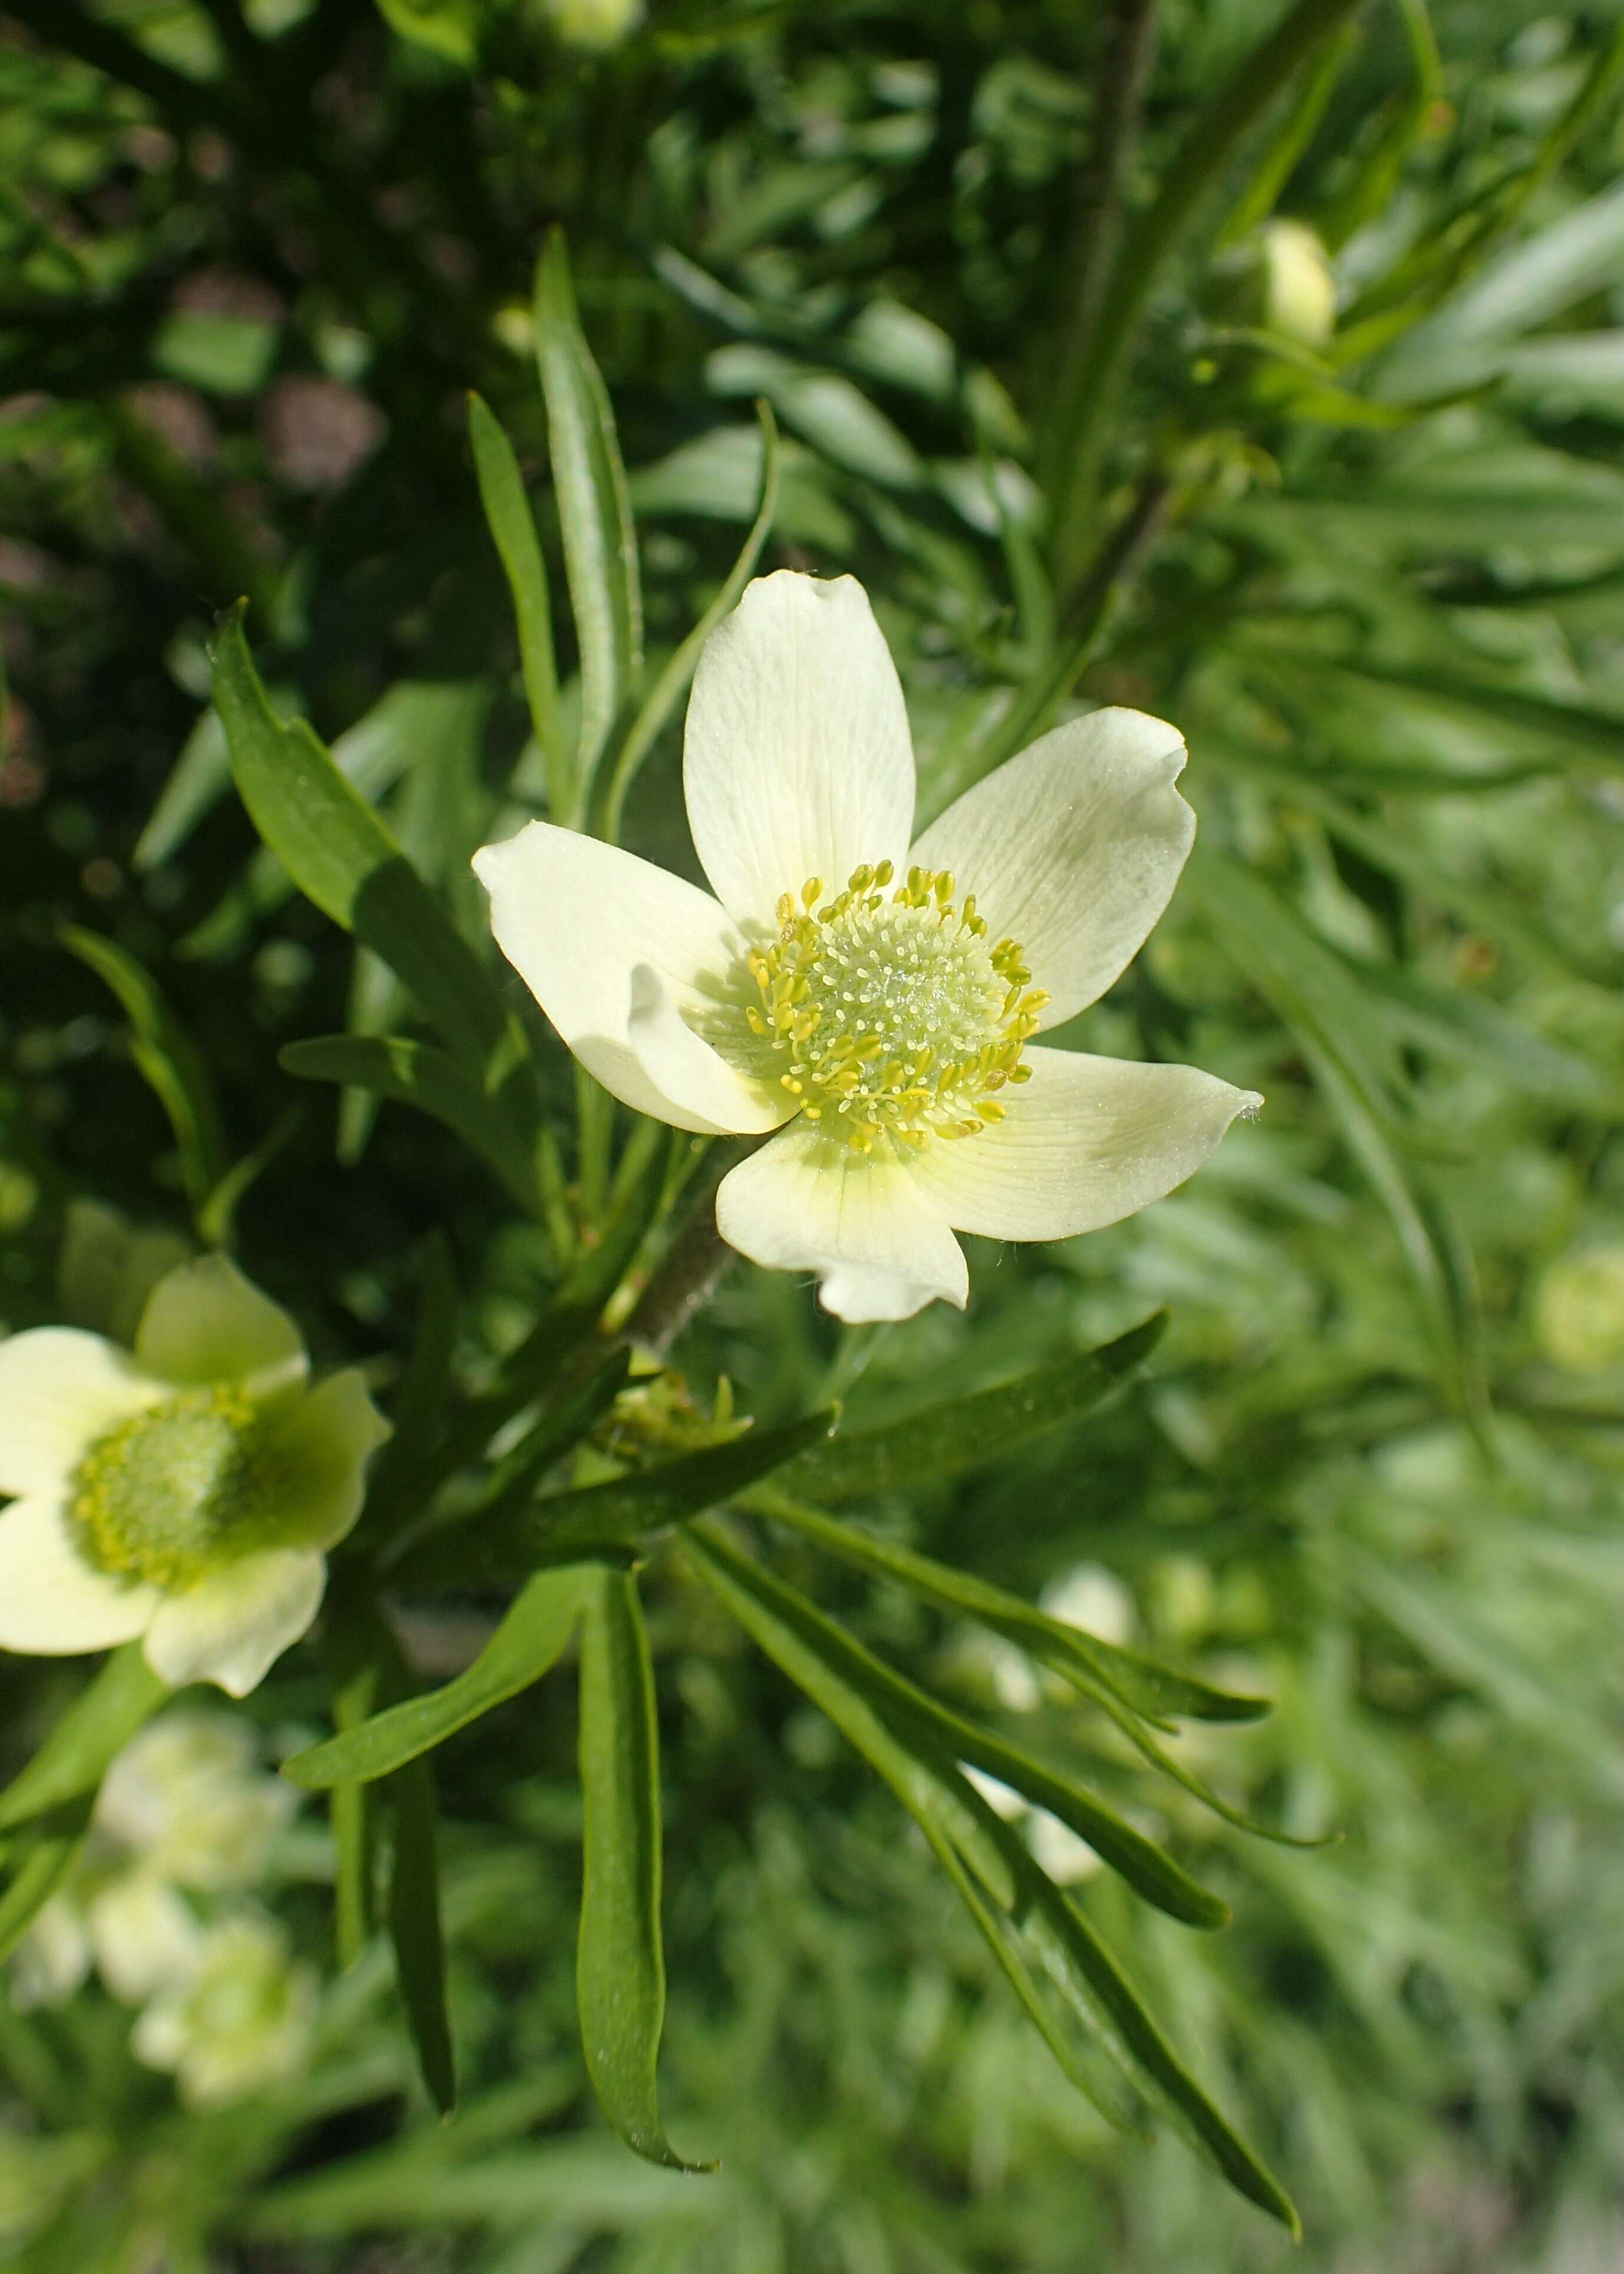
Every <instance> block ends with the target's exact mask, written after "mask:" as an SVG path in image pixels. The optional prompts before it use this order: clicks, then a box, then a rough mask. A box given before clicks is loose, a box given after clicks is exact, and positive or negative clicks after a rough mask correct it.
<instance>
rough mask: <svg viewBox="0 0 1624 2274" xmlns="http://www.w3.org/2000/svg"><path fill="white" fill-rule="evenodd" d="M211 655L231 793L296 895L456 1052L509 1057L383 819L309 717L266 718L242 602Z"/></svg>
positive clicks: (483, 981) (492, 995)
mask: <svg viewBox="0 0 1624 2274" xmlns="http://www.w3.org/2000/svg"><path fill="white" fill-rule="evenodd" d="M214 702H215V704H216V707H217V708H218V710H219V712H220V716H221V719H222V722H223V724H224V727H225V730H226V739H227V742H229V745H230V749H231V769H232V772H233V774H234V775H235V777H236V779H237V789H238V791H239V792H240V794H241V795H242V800H243V802H244V805H245V806H246V807H247V808H248V811H249V814H250V816H251V817H252V821H253V824H254V826H255V828H256V829H258V831H259V834H260V836H261V837H262V838H263V839H264V840H265V842H266V843H267V845H268V846H269V847H270V848H271V850H272V852H274V854H275V855H276V857H277V859H278V860H279V861H280V862H282V866H283V867H284V868H285V869H286V870H287V871H288V873H289V876H290V877H292V878H293V880H294V882H295V883H296V884H297V885H298V887H299V889H300V891H301V892H304V893H305V895H306V897H307V898H308V899H310V900H313V901H314V902H315V904H316V906H317V907H319V908H320V909H321V910H322V911H323V913H324V914H325V915H329V916H331V917H332V919H333V921H334V922H335V923H338V924H342V926H343V928H344V930H346V931H351V932H353V933H354V934H355V935H356V937H357V938H358V939H361V940H363V941H364V942H365V944H366V945H367V946H368V947H370V948H372V950H373V951H374V952H375V953H377V954H379V955H380V956H381V957H382V958H383V960H384V961H385V962H386V963H387V964H388V965H389V966H390V967H391V968H392V969H393V970H394V971H395V973H396V974H397V975H399V976H400V977H401V978H402V980H404V982H405V983H406V984H407V986H408V987H410V989H411V990H412V992H413V994H415V995H416V997H417V1000H418V1001H419V1003H420V1004H421V1005H423V1008H424V1010H425V1013H427V1014H428V1016H429V1018H430V1019H431V1020H432V1021H433V1023H434V1025H435V1026H436V1027H438V1028H439V1029H440V1035H441V1037H442V1039H443V1040H444V1041H445V1043H446V1044H447V1048H448V1049H449V1050H451V1051H452V1052H453V1054H454V1055H455V1056H456V1057H458V1058H464V1059H470V1058H471V1059H472V1060H473V1061H474V1062H475V1063H476V1064H477V1065H479V1066H480V1067H481V1068H484V1067H485V1066H486V1065H489V1064H490V1063H491V1061H492V1059H494V1058H499V1057H500V1056H501V1055H503V1054H505V1053H508V1052H511V1050H513V1048H514V1041H513V1029H512V1028H511V1026H510V1024H509V1021H508V1018H507V1015H506V1013H505V1012H504V1010H503V1008H502V1005H501V1001H500V998H499V996H498V995H497V993H496V990H495V989H494V987H493V986H492V983H491V982H490V981H489V980H488V979H487V978H486V976H485V972H484V971H483V970H482V969H481V968H480V966H479V963H478V960H477V958H476V957H475V955H474V953H473V951H472V949H471V948H470V947H469V945H467V943H466V941H464V940H463V939H462V937H461V935H460V934H459V933H457V932H456V931H455V930H453V929H452V926H451V924H450V922H448V920H447V917H446V915H444V913H443V912H442V910H441V908H440V903H439V902H438V901H437V900H435V898H434V896H433V894H432V892H429V891H428V889H427V887H426V886H425V885H424V883H423V880H422V878H421V877H418V876H417V873H416V871H415V870H413V869H412V867H411V865H410V862H408V861H407V859H406V858H405V856H404V855H403V854H402V852H401V849H400V847H398V846H397V845H396V844H395V840H394V839H393V838H392V837H391V836H390V834H389V832H388V831H387V829H386V828H385V827H384V825H383V823H382V822H381V821H380V819H379V818H378V816H377V815H376V814H375V813H374V812H373V811H372V808H371V807H370V806H369V805H368V804H366V802H365V800H364V799H363V798H361V797H360V796H359V795H358V794H357V792H356V791H355V790H354V789H353V788H352V787H350V783H349V782H347V781H346V780H345V779H344V777H343V775H342V773H341V772H339V770H338V768H337V767H336V766H335V764H334V763H333V759H332V757H331V756H330V755H329V753H328V752H327V750H326V749H323V747H322V745H321V744H320V742H318V741H317V739H316V736H315V734H313V733H312V730H311V728H310V727H309V726H307V725H306V723H305V720H303V719H293V720H291V721H289V722H285V723H284V722H283V721H282V720H281V719H277V718H275V717H274V715H273V713H272V711H271V707H270V704H268V703H267V700H266V697H265V689H263V687H262V686H261V685H260V683H259V675H258V674H257V673H256V672H255V670H254V667H253V664H252V660H251V659H250V657H249V653H248V645H247V642H246V640H245V639H244V636H243V612H242V609H241V607H240V606H239V607H237V608H235V609H233V610H232V611H231V613H230V614H229V615H227V616H226V617H225V618H224V620H223V621H222V625H221V627H220V629H219V632H218V634H217V635H216V637H215V641H214Z"/></svg>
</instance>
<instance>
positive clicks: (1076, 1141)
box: [917, 1048, 1263, 1239]
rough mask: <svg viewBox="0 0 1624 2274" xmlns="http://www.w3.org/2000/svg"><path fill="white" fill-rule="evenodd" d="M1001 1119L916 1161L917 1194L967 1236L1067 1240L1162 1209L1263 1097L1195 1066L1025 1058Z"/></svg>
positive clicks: (1034, 1052) (1075, 1056)
mask: <svg viewBox="0 0 1624 2274" xmlns="http://www.w3.org/2000/svg"><path fill="white" fill-rule="evenodd" d="M1026 1064H1027V1065H1029V1066H1030V1067H1031V1069H1032V1079H1031V1081H1029V1082H1026V1083H1025V1084H1023V1085H1021V1086H1019V1087H1018V1088H1010V1089H1005V1090H1004V1091H1002V1092H1001V1093H1000V1102H1001V1103H1004V1106H1005V1118H1004V1120H1002V1121H1000V1122H996V1123H995V1124H994V1125H993V1126H991V1127H989V1128H986V1129H983V1130H981V1132H980V1133H978V1134H977V1135H975V1136H974V1137H965V1138H961V1139H959V1140H958V1141H956V1142H955V1143H952V1144H944V1143H943V1142H942V1141H940V1140H939V1139H938V1140H936V1141H935V1142H934V1143H933V1144H932V1145H931V1146H930V1147H929V1149H928V1151H926V1152H924V1153H922V1154H921V1156H920V1160H919V1166H918V1171H917V1175H918V1181H919V1184H920V1186H921V1191H922V1192H923V1193H925V1194H926V1195H927V1196H928V1197H929V1200H930V1201H933V1202H934V1203H935V1205H936V1207H937V1208H939V1209H941V1211H942V1213H943V1215H944V1216H945V1217H946V1218H947V1221H948V1222H949V1223H950V1224H951V1225H952V1226H953V1227H954V1229H955V1230H956V1231H979V1232H984V1233H986V1234H987V1235H988V1236H989V1238H991V1239H1068V1238H1069V1237H1070V1236H1071V1234H1072V1233H1073V1232H1079V1231H1099V1230H1100V1228H1101V1225H1104V1224H1115V1223H1116V1221H1117V1220H1118V1218H1119V1217H1122V1216H1132V1215H1133V1214H1134V1213H1135V1212H1136V1211H1137V1210H1138V1209H1142V1208H1147V1207H1148V1206H1149V1204H1150V1202H1151V1201H1159V1200H1161V1199H1162V1196H1163V1194H1164V1193H1170V1192H1171V1191H1172V1190H1173V1188H1174V1186H1176V1185H1182V1184H1183V1183H1184V1179H1185V1178H1186V1177H1190V1176H1193V1175H1194V1173H1195V1171H1197V1170H1198V1169H1199V1167H1200V1165H1201V1163H1202V1162H1203V1161H1205V1160H1206V1159H1207V1156H1208V1155H1209V1154H1210V1153H1212V1152H1213V1151H1214V1148H1216V1146H1217V1143H1218V1141H1219V1139H1220V1138H1221V1137H1222V1135H1223V1133H1224V1131H1225V1130H1226V1129H1227V1128H1228V1127H1229V1124H1230V1122H1231V1121H1233V1120H1234V1118H1235V1117H1236V1115H1237V1113H1247V1112H1251V1111H1255V1109H1256V1108H1257V1107H1258V1106H1259V1105H1261V1104H1262V1103H1263V1100H1262V1099H1261V1098H1260V1097H1259V1096H1257V1095H1256V1094H1255V1092H1253V1091H1252V1090H1245V1089H1234V1088H1231V1087H1230V1085H1229V1083H1228V1082H1227V1081H1218V1080H1217V1079H1216V1077H1215V1076H1214V1075H1213V1074H1210V1073H1201V1072H1200V1070H1199V1068H1198V1067H1196V1066H1184V1065H1137V1064H1135V1063H1134V1062H1133V1061H1132V1059H1128V1058H1086V1057H1085V1056H1084V1055H1083V1053H1082V1052H1081V1051H1080V1050H1042V1049H1038V1048H1034V1049H1031V1050H1027V1052H1026Z"/></svg>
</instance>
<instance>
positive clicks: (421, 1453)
mask: <svg viewBox="0 0 1624 2274" xmlns="http://www.w3.org/2000/svg"><path fill="white" fill-rule="evenodd" d="M456 1293H457V1291H456V1278H455V1272H454V1270H453V1269H452V1262H451V1243H450V1241H449V1240H448V1239H447V1238H446V1235H445V1233H444V1232H443V1231H441V1230H440V1227H439V1226H438V1225H436V1226H435V1227H434V1229H433V1230H432V1231H431V1232H430V1233H429V1235H428V1237H427V1238H426V1239H425V1241H424V1243H423V1251H422V1266H421V1279H420V1283H419V1285H418V1290H417V1321H416V1326H415V1329H414V1331H413V1334H412V1343H411V1354H410V1358H409V1359H407V1362H406V1370H405V1372H404V1373H403V1374H402V1376H401V1380H400V1383H399V1386H398V1388H397V1389H396V1390H395V1397H394V1399H393V1400H392V1406H391V1419H393V1421H394V1425H395V1427H394V1433H393V1434H392V1435H391V1436H390V1437H389V1439H388V1441H387V1443H386V1444H385V1445H384V1446H383V1447H382V1449H381V1450H380V1452H379V1453H378V1455H377V1457H376V1458H375V1459H374V1460H373V1462H372V1468H371V1470H370V1472H369V1473H368V1476H367V1481H366V1504H365V1507H364V1508H363V1510H362V1511H361V1519H360V1522H359V1523H358V1524H357V1525H356V1528H355V1530H354V1531H353V1532H351V1533H350V1537H349V1539H348V1540H345V1541H344V1542H343V1543H342V1544H343V1547H344V1549H345V1551H346V1552H347V1553H349V1554H350V1555H354V1554H356V1553H357V1552H358V1551H360V1550H362V1549H365V1548H371V1547H375V1546H376V1545H378V1544H379V1543H380V1541H383V1540H389V1539H391V1538H393V1537H394V1536H395V1534H396V1533H397V1532H398V1531H399V1529H400V1526H401V1525H402V1522H403V1521H404V1520H405V1518H406V1517H409V1516H410V1515H411V1514H412V1513H413V1512H414V1511H415V1510H416V1509H417V1507H418V1506H419V1504H420V1495H421V1492H422V1487H423V1481H424V1479H425V1474H426V1473H427V1472H429V1471H430V1469H431V1465H432V1458H433V1455H434V1451H435V1449H436V1447H437V1445H438V1443H439V1442H440V1427H441V1422H442V1419H443V1416H444V1412H445V1404H446V1397H447V1391H448V1389H449V1388H450V1385H451V1359H452V1352H453V1349H454V1346H455V1340H456Z"/></svg>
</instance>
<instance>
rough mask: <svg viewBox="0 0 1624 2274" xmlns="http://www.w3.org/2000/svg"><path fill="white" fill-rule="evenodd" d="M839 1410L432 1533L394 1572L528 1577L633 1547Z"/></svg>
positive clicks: (401, 1576) (761, 1471)
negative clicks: (443, 1535) (543, 1566)
mask: <svg viewBox="0 0 1624 2274" xmlns="http://www.w3.org/2000/svg"><path fill="white" fill-rule="evenodd" d="M832 1419H833V1416H832V1415H831V1414H830V1413H827V1412H824V1413H813V1414H810V1415H808V1417H807V1418H806V1419H803V1420H800V1421H790V1422H786V1423H785V1424H784V1425H783V1426H782V1427H779V1428H777V1429H759V1430H758V1429H751V1430H748V1431H747V1432H746V1433H745V1434H744V1435H742V1436H741V1437H735V1438H733V1440H732V1441H731V1442H729V1443H728V1444H726V1445H713V1446H710V1447H708V1448H707V1449H705V1450H704V1451H703V1452H700V1453H689V1454H687V1455H685V1456H684V1457H683V1458H681V1459H680V1460H675V1461H666V1462H665V1463H664V1464H662V1465H661V1466H660V1467H659V1468H658V1469H647V1470H644V1471H643V1472H641V1473H640V1474H637V1475H634V1476H625V1477H616V1478H613V1479H612V1480H610V1481H609V1482H608V1483H607V1484H601V1485H586V1486H583V1487H582V1488H581V1489H580V1490H579V1491H576V1492H562V1493H550V1494H549V1495H547V1496H546V1498H545V1499H544V1500H537V1501H532V1502H530V1505H529V1506H528V1508H525V1509H523V1510H518V1511H515V1514H514V1515H513V1516H512V1517H508V1519H507V1520H505V1521H503V1522H500V1523H499V1522H497V1521H495V1520H493V1519H487V1520H486V1521H485V1522H484V1523H483V1524H482V1525H480V1526H479V1528H478V1530H477V1532H475V1533H473V1534H472V1535H469V1534H466V1533H464V1532H461V1531H458V1532H455V1533H453V1534H452V1536H451V1537H450V1538H449V1539H448V1540H444V1541H442V1540H437V1539H433V1538H431V1539H429V1540H425V1543H424V1544H423V1546H422V1547H421V1548H418V1549H415V1550H414V1551H413V1552H412V1553H411V1554H410V1555H408V1556H406V1557H405V1558H404V1559H403V1561H402V1564H401V1565H400V1567H399V1570H398V1571H397V1572H396V1574H395V1577H396V1579H397V1581H398V1583H399V1585H401V1586H402V1587H403V1588H408V1589H410V1588H412V1587H422V1586H425V1585H427V1586H433V1585H440V1586H475V1585H487V1584H490V1583H492V1582H498V1581H503V1580H507V1579H510V1578H514V1577H524V1576H526V1575H528V1574H529V1573H530V1571H532V1570H535V1568H536V1567H537V1565H538V1564H539V1563H544V1562H545V1563H576V1562H584V1561H587V1560H590V1559H591V1558H593V1557H596V1556H601V1555H617V1556H618V1555H637V1554H639V1553H640V1552H642V1551H643V1549H644V1548H646V1547H648V1546H649V1545H650V1542H652V1541H653V1540H656V1539H658V1537H659V1535H660V1534H661V1533H662V1532H669V1531H670V1530H671V1528H672V1527H673V1525H678V1524H682V1523H684V1522H686V1521H687V1519H688V1517H693V1516H697V1515H699V1514H700V1513H701V1511H702V1510H705V1509H707V1508H717V1507H719V1506H720V1505H721V1503H722V1502H724V1501H727V1500H731V1499H732V1498H733V1495H734V1494H735V1493H739V1492H742V1491H743V1490H744V1488H745V1487H746V1486H747V1485H752V1484H754V1483H756V1480H757V1479H758V1478H761V1477H764V1476H767V1475H769V1474H770V1473H771V1471H773V1470H774V1469H777V1468H778V1467H780V1466H782V1465H783V1464H784V1463H785V1462H786V1461H788V1460H792V1459H793V1457H794V1456H795V1455H796V1454H797V1453H799V1452H801V1451H802V1450H803V1449H805V1448H806V1447H807V1446H808V1445H810V1444H814V1443H816V1442H817V1441H818V1440H819V1439H820V1438H823V1437H826V1436H827V1435H828V1434H829V1430H830V1427H831V1422H832Z"/></svg>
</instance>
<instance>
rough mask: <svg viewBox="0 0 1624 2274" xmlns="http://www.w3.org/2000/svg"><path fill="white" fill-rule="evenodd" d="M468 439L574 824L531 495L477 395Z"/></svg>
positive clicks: (550, 787)
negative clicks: (528, 493)
mask: <svg viewBox="0 0 1624 2274" xmlns="http://www.w3.org/2000/svg"><path fill="white" fill-rule="evenodd" d="M468 439H469V442H470V446H471V448H472V450H473V454H474V471H475V473H476V474H477V477H478V481H479V496H480V501H481V502H482V504H483V505H484V507H485V520H486V521H487V522H488V523H489V524H490V529H491V537H492V542H493V543H494V545H495V546H496V549H497V551H498V553H500V555H501V561H502V567H503V569H505V570H506V572H507V576H508V591H509V592H510V593H511V594H512V596H513V613H514V618H515V622H516V624H517V626H518V633H519V667H520V670H521V671H522V672H523V676H524V693H525V699H526V700H527V702H528V703H529V704H530V728H531V731H532V733H533V734H535V737H536V741H537V744H538V748H539V749H540V751H541V756H542V764H543V766H544V768H545V772H546V779H547V805H548V809H549V810H550V811H551V813H552V815H553V819H554V820H555V821H558V822H563V821H567V820H568V818H569V817H570V814H571V813H572V811H573V809H574V802H575V790H574V783H573V779H572V769H571V765H570V756H569V751H568V749H567V748H566V745H565V741H564V725H563V720H562V719H561V718H560V714H559V693H558V665H557V662H556V660H555V659H554V656H553V604H552V599H551V596H550V595H549V593H548V590H547V569H546V562H545V560H544V559H543V557H542V551H541V540H540V538H538V536H537V534H536V516H535V515H534V514H533V513H532V512H531V510H530V499H529V497H528V496H527V495H526V494H525V488H524V477H523V474H522V473H521V472H520V471H519V461H518V459H517V458H516V457H515V456H514V449H513V445H512V443H511V442H510V441H509V440H508V437H507V435H506V434H505V433H503V432H502V429H501V427H500V425H499V424H498V422H497V419H496V418H495V416H494V415H493V413H492V411H491V410H490V409H489V408H488V406H487V405H486V404H485V403H484V402H483V401H482V400H481V398H480V397H479V396H478V395H470V396H469V398H468Z"/></svg>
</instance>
